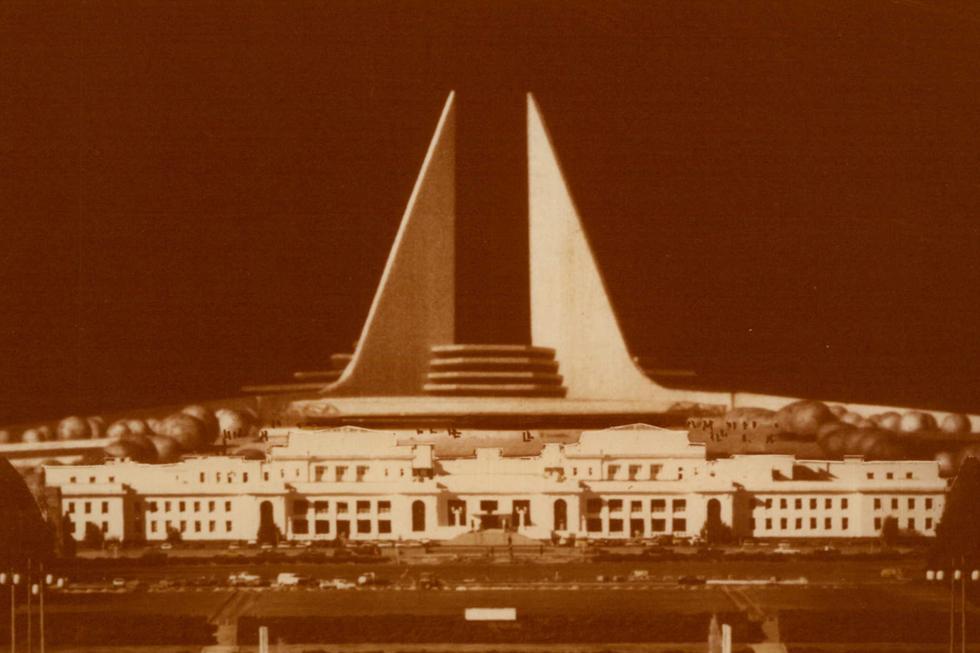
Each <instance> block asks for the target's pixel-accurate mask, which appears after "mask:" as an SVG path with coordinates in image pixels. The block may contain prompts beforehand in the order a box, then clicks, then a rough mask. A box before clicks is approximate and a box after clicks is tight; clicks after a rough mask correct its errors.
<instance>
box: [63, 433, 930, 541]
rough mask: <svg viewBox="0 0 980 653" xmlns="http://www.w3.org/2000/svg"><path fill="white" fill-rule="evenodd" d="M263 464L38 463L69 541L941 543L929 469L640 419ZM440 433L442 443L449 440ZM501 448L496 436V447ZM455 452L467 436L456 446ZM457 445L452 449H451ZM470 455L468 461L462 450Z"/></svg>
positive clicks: (407, 441)
mask: <svg viewBox="0 0 980 653" xmlns="http://www.w3.org/2000/svg"><path fill="white" fill-rule="evenodd" d="M273 435H274V437H278V438H279V439H280V441H281V442H282V445H281V446H273V447H272V448H271V449H270V451H269V454H268V455H267V457H266V459H265V460H247V459H244V458H240V457H232V456H203V457H187V458H185V459H183V460H182V461H180V462H177V463H173V464H167V465H148V464H141V463H136V462H133V461H129V460H114V461H109V462H107V463H105V464H102V465H65V466H60V465H59V466H48V467H46V468H45V479H46V483H47V485H49V486H52V487H58V488H59V489H60V491H61V496H62V502H63V506H62V507H63V511H62V512H64V513H67V515H68V517H69V519H70V520H71V523H72V526H71V528H72V529H73V530H72V532H73V534H74V536H75V537H76V539H82V538H84V537H85V534H86V532H87V531H88V532H91V531H93V530H95V531H98V532H99V533H101V534H102V535H103V536H104V537H108V538H119V539H120V540H129V541H151V542H152V541H162V540H164V539H166V538H167V535H168V532H171V531H177V532H179V533H180V534H181V538H182V539H183V540H187V541H254V540H255V539H256V538H257V534H258V531H259V527H260V525H261V524H262V523H263V521H265V522H267V523H269V524H272V525H274V527H275V528H276V529H278V531H279V533H280V534H281V535H282V536H283V537H285V538H286V539H289V540H300V541H304V540H336V539H347V540H360V541H377V540H421V539H427V540H449V539H452V538H454V537H456V536H459V535H461V534H464V533H467V532H470V531H479V530H492V529H507V530H512V531H515V532H518V533H521V534H523V535H525V536H527V537H530V538H537V539H542V540H544V539H549V538H552V537H553V536H571V535H574V536H576V537H578V538H590V539H600V538H601V539H607V538H612V539H627V538H653V537H656V536H660V535H674V536H680V537H691V536H694V535H697V534H698V533H699V532H700V531H701V529H702V527H703V526H704V525H705V523H706V522H707V521H708V520H709V519H712V520H717V521H719V522H721V523H723V524H726V525H728V526H729V527H731V528H732V530H733V531H734V533H735V534H736V535H738V536H740V537H752V538H778V539H787V538H865V537H875V536H877V535H878V533H879V532H880V530H881V527H882V525H883V524H884V521H885V519H887V518H888V517H894V518H896V519H898V523H899V527H900V528H901V529H903V530H908V531H915V532H917V533H920V534H923V535H927V536H929V535H933V534H934V532H935V527H936V525H937V524H938V522H939V518H940V516H941V515H942V510H943V505H944V498H945V493H946V488H947V484H946V482H945V481H944V480H943V479H941V478H940V477H939V473H938V472H939V470H938V465H937V464H936V463H935V462H932V461H880V462H879V461H873V462H872V461H865V460H863V459H861V458H859V457H847V458H845V459H844V460H838V461H806V460H796V459H795V458H794V457H793V456H788V455H747V456H734V457H731V458H724V459H718V460H709V459H707V458H706V456H705V449H704V445H703V444H696V443H691V442H689V440H688V435H687V433H686V432H684V431H672V430H665V429H660V428H656V427H652V426H647V425H631V426H625V427H619V428H613V429H606V430H601V431H584V432H581V433H579V434H576V435H575V436H567V437H564V438H551V439H553V440H555V441H548V440H549V438H548V437H547V436H542V435H541V434H530V433H528V432H524V433H510V434H504V435H502V436H501V437H503V438H504V440H505V441H507V439H508V438H510V440H512V441H516V442H521V441H522V440H523V441H524V442H527V441H528V440H534V441H536V443H537V446H534V447H529V448H528V447H525V448H524V450H519V448H518V450H517V451H516V453H515V451H513V450H512V449H513V448H512V447H501V446H483V445H484V444H485V443H486V442H488V440H485V439H481V438H480V437H477V436H473V435H470V434H452V433H451V436H452V438H454V439H456V440H460V441H462V442H463V443H464V444H465V442H466V441H467V439H472V446H471V447H469V448H466V447H462V448H460V447H456V448H455V449H454V450H446V451H450V453H445V452H444V453H440V447H439V446H437V442H436V440H437V438H436V436H433V435H431V433H428V432H426V433H423V432H422V431H418V432H416V431H414V430H413V431H375V430H365V429H357V428H344V429H321V430H305V429H290V430H285V429H283V430H282V431H281V432H279V433H276V434H273ZM443 437H444V436H443ZM493 442H499V438H498V440H493ZM456 444H458V442H457V443H456ZM452 451H456V453H452ZM460 452H462V453H460Z"/></svg>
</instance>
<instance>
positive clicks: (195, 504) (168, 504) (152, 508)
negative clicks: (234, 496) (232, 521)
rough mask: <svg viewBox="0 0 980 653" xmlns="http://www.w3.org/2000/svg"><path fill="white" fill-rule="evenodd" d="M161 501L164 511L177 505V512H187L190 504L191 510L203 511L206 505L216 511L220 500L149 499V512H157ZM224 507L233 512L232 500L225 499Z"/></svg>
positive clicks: (147, 505) (171, 509)
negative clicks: (158, 500)
mask: <svg viewBox="0 0 980 653" xmlns="http://www.w3.org/2000/svg"><path fill="white" fill-rule="evenodd" d="M160 503H162V504H163V512H174V510H173V508H175V507H176V509H177V510H176V512H187V511H188V510H187V508H188V506H190V508H191V510H190V512H202V510H201V508H202V506H206V507H207V512H215V510H216V507H217V505H218V502H217V501H207V502H204V501H162V502H157V501H147V502H146V511H147V512H157V511H158V509H159V507H160ZM139 509H140V505H139V502H137V503H136V510H137V511H139ZM224 509H225V512H231V501H225V502H224Z"/></svg>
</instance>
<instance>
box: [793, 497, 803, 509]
mask: <svg viewBox="0 0 980 653" xmlns="http://www.w3.org/2000/svg"><path fill="white" fill-rule="evenodd" d="M793 507H794V508H796V509H797V510H803V499H797V500H796V501H794V502H793Z"/></svg>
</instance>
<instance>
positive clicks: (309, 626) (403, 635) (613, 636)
mask: <svg viewBox="0 0 980 653" xmlns="http://www.w3.org/2000/svg"><path fill="white" fill-rule="evenodd" d="M718 619H719V621H721V622H723V623H728V624H731V625H732V628H733V638H734V639H735V640H737V641H741V642H745V641H753V642H757V641H760V639H761V631H760V629H759V627H758V625H757V624H755V623H752V622H750V621H748V619H747V618H746V616H745V615H744V614H742V613H738V612H732V613H723V614H719V615H718ZM710 622H711V614H710V613H699V614H679V613H667V614H655V613H639V612H637V613H626V614H623V613H622V612H619V611H617V610H609V611H596V612H595V613H593V614H591V615H581V614H576V615H528V616H524V615H520V614H518V621H516V622H514V623H491V622H467V621H465V620H464V619H463V616H462V615H461V614H460V615H376V616H360V617H358V618H352V617H350V616H347V617H313V616H288V617H263V618H259V617H251V616H246V617H240V618H239V620H238V638H239V642H240V643H243V644H252V645H254V644H256V643H257V641H258V629H259V626H267V627H268V628H269V638H270V639H271V640H272V641H278V640H282V641H283V642H286V643H319V642H330V643H335V644H340V643H367V642H375V643H394V642H397V643H403V644H410V643H426V642H429V643H432V642H453V643H459V644H461V643H516V642H520V643H527V644H531V643H542V644H558V643H604V644H612V643H617V642H698V641H704V640H705V638H706V637H707V634H708V625H709V623H710Z"/></svg>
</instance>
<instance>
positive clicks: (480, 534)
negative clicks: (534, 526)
mask: <svg viewBox="0 0 980 653" xmlns="http://www.w3.org/2000/svg"><path fill="white" fill-rule="evenodd" d="M540 544H541V542H540V540H535V539H532V538H530V537H527V536H526V535H521V534H520V533H508V532H507V531H505V530H503V529H499V528H496V529H491V530H485V531H470V532H469V533H462V534H460V535H457V536H456V537H454V538H452V539H451V540H446V541H445V542H443V543H442V546H495V547H504V548H506V547H507V546H538V545H540Z"/></svg>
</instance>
